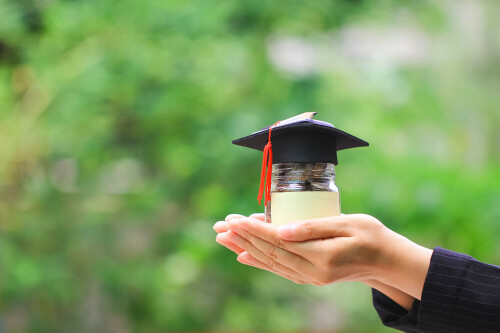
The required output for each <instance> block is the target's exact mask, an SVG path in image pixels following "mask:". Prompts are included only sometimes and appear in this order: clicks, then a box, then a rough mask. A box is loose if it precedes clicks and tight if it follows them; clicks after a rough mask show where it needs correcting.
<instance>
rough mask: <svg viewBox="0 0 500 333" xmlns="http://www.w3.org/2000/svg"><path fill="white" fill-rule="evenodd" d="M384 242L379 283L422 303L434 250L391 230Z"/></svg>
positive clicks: (379, 264) (381, 252)
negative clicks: (420, 300)
mask: <svg viewBox="0 0 500 333" xmlns="http://www.w3.org/2000/svg"><path fill="white" fill-rule="evenodd" d="M383 240H384V241H383V242H381V244H382V248H381V250H380V260H379V262H378V265H377V269H376V270H375V271H376V276H377V280H378V281H381V282H382V283H385V284H387V285H389V286H392V287H394V288H397V289H399V290H401V291H403V292H405V293H406V294H408V295H411V296H413V297H415V298H417V299H421V296H422V290H423V286H424V282H425V278H426V276H427V272H428V270H429V264H430V258H431V256H432V250H430V249H427V248H425V247H423V246H420V245H418V244H416V243H414V242H412V241H411V240H409V239H408V238H406V237H403V236H401V235H399V234H397V233H395V232H393V231H391V230H389V229H388V234H387V236H386V237H385V238H384V239H383Z"/></svg>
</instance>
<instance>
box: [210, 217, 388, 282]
mask: <svg viewBox="0 0 500 333" xmlns="http://www.w3.org/2000/svg"><path fill="white" fill-rule="evenodd" d="M257 217H260V215H259V216H257ZM360 217H363V218H362V219H361V218H360ZM332 219H333V221H332ZM227 220H228V221H229V222H227V230H229V231H226V232H222V233H221V234H219V235H218V237H217V241H218V242H220V243H222V244H223V245H227V246H228V247H229V248H230V249H232V250H234V251H235V252H236V253H239V256H238V260H239V261H240V262H243V263H247V264H252V265H253V266H256V267H259V268H263V269H267V270H272V271H274V272H277V273H278V274H280V275H282V276H283V275H286V276H289V277H292V279H293V280H296V281H300V282H299V283H311V284H314V285H325V284H329V283H333V282H340V281H362V280H367V279H372V278H374V275H373V270H372V269H371V267H372V265H373V264H374V262H375V261H376V260H377V253H378V252H377V244H376V242H370V239H371V238H370V237H374V238H379V236H378V235H377V234H378V233H379V232H380V231H382V228H385V227H383V225H382V224H381V223H380V222H378V221H377V220H376V219H374V218H371V217H368V216H366V215H363V216H361V215H359V216H354V215H351V216H350V217H348V216H342V217H333V218H325V219H318V220H313V221H310V222H299V223H295V224H291V225H288V226H282V227H281V228H278V226H276V225H272V224H266V223H262V222H261V221H259V220H258V219H256V218H255V216H252V217H250V218H245V217H241V216H234V215H233V216H228V218H227ZM332 222H333V223H332ZM216 226H217V227H216V229H219V231H222V230H220V228H222V227H223V223H218V224H217V225H216ZM355 226H356V227H357V229H356V230H355V229H354V227H355ZM354 231H356V232H354Z"/></svg>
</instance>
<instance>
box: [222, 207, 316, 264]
mask: <svg viewBox="0 0 500 333" xmlns="http://www.w3.org/2000/svg"><path fill="white" fill-rule="evenodd" d="M278 227H279V226H277V225H274V224H271V223H262V222H260V221H258V220H256V219H252V218H249V217H245V218H242V219H238V220H233V221H231V222H229V223H228V228H229V229H230V230H236V228H243V229H244V230H245V231H246V233H245V235H247V234H250V235H251V236H249V237H252V236H255V237H257V238H260V239H262V240H264V241H266V242H268V243H271V244H274V245H276V246H277V247H279V248H282V249H284V250H287V251H289V252H292V253H295V254H297V255H299V256H301V257H304V258H307V259H309V260H310V258H311V257H314V256H317V254H318V253H317V251H313V250H314V248H313V247H311V246H310V245H311V244H302V243H299V242H289V241H285V240H283V239H282V238H281V237H279V236H278ZM240 234H241V233H240ZM242 236H243V237H245V238H247V237H246V236H244V235H243V234H242ZM247 239H248V240H250V238H247Z"/></svg>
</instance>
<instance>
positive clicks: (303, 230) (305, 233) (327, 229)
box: [278, 216, 348, 242]
mask: <svg viewBox="0 0 500 333" xmlns="http://www.w3.org/2000/svg"><path fill="white" fill-rule="evenodd" d="M347 227H348V221H347V218H346V217H345V216H331V217H325V218H320V219H314V220H304V221H297V222H292V223H290V224H284V225H282V226H280V227H279V228H278V236H279V237H280V238H281V239H284V240H288V241H296V242H301V241H306V240H312V239H321V238H333V237H341V236H348V233H347Z"/></svg>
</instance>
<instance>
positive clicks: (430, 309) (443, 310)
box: [373, 247, 500, 333]
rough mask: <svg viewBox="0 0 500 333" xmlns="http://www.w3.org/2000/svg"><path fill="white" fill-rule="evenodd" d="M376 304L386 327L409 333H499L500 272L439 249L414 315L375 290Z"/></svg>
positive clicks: (416, 302) (415, 305)
mask: <svg viewBox="0 0 500 333" xmlns="http://www.w3.org/2000/svg"><path fill="white" fill-rule="evenodd" d="M373 303H374V306H375V308H376V310H377V312H378V313H379V315H380V317H381V319H382V322H383V323H384V324H385V325H386V326H389V327H393V328H396V329H400V330H402V331H405V332H429V333H430V332H432V333H434V332H436V333H441V332H443V333H445V332H446V333H447V332H487V333H488V332H491V333H493V332H500V267H498V266H494V265H489V264H485V263H482V262H479V261H477V260H476V259H474V258H472V257H470V256H468V255H465V254H461V253H456V252H452V251H449V250H446V249H443V248H440V247H436V248H435V249H434V252H433V254H432V257H431V262H430V266H429V271H428V272H427V276H426V279H425V283H424V288H423V290H422V299H421V301H420V302H419V301H418V300H415V302H414V304H413V308H412V309H411V310H410V311H406V310H405V309H403V308H402V307H400V306H399V305H398V304H396V303H395V302H393V301H392V300H391V299H389V298H388V297H386V296H385V295H383V294H381V293H380V292H378V291H376V290H374V291H373Z"/></svg>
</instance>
